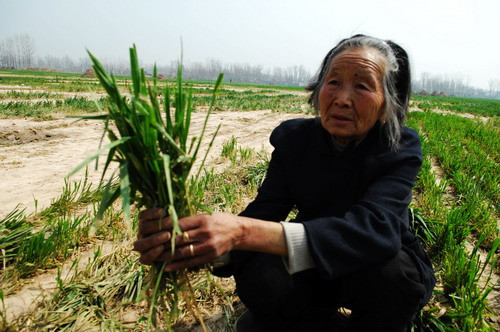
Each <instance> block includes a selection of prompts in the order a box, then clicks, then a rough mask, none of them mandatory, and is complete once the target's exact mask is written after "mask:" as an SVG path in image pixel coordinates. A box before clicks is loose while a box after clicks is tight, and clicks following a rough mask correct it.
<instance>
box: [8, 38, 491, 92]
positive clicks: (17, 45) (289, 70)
mask: <svg viewBox="0 0 500 332" xmlns="http://www.w3.org/2000/svg"><path fill="white" fill-rule="evenodd" d="M35 50H36V47H35V40H34V39H33V38H32V37H30V36H29V35H27V34H17V35H14V36H12V37H9V38H6V39H4V40H2V41H0V68H16V69H20V68H31V67H35V68H51V69H56V70H59V71H62V72H76V73H83V72H85V71H86V70H88V69H90V68H91V67H92V63H91V61H90V59H89V58H88V57H81V58H79V59H76V60H75V59H73V58H71V57H69V56H67V55H65V56H63V57H56V56H52V55H46V56H44V57H35ZM102 62H103V65H104V67H105V68H106V69H107V70H109V71H111V72H113V73H114V74H116V75H128V74H129V73H130V69H129V68H130V67H129V66H130V65H129V63H128V61H126V60H116V59H102ZM141 66H142V67H144V68H145V69H146V71H147V72H148V73H149V74H151V73H152V72H153V64H143V63H141ZM157 69H158V73H159V74H161V75H162V76H164V77H175V75H176V74H177V61H171V62H170V64H167V65H165V64H160V65H158V66H157ZM183 71H184V77H185V78H187V79H198V80H215V79H216V78H217V76H218V74H219V73H221V72H223V73H224V78H225V80H226V81H227V82H241V83H254V84H269V85H287V86H304V85H306V84H307V82H308V81H309V80H310V79H311V77H312V74H311V73H310V72H309V71H308V70H306V69H305V67H304V66H302V65H295V66H289V67H285V68H282V67H274V68H272V69H269V68H264V67H263V66H262V65H251V64H248V63H229V64H224V63H222V62H221V61H219V60H216V59H209V60H206V61H205V62H192V63H188V64H184V65H183ZM412 90H413V91H414V92H415V93H422V94H441V95H442V94H444V95H448V96H457V97H474V98H495V99H500V80H498V79H492V80H490V82H489V88H488V89H479V88H475V87H472V86H470V85H469V84H468V82H467V79H466V77H465V76H463V75H451V76H450V75H440V74H430V73H422V74H421V75H420V77H418V78H417V79H414V81H413V84H412Z"/></svg>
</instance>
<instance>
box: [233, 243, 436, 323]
mask: <svg viewBox="0 0 500 332" xmlns="http://www.w3.org/2000/svg"><path fill="white" fill-rule="evenodd" d="M234 278H235V280H236V290H237V292H238V296H239V297H240V299H241V301H242V302H243V303H244V304H245V305H246V306H247V308H248V309H249V310H250V312H251V313H253V314H254V316H255V317H256V319H258V320H259V321H260V322H262V323H263V325H264V326H266V327H267V329H268V330H269V331H318V332H319V331H336V329H335V328H334V327H333V325H332V324H330V321H331V320H332V319H333V317H334V316H335V315H336V313H337V309H338V308H340V307H344V308H347V309H350V310H351V315H350V318H349V328H348V330H349V331H384V332H390V331H397V332H401V331H405V330H406V328H407V327H408V325H409V324H410V322H411V321H412V320H413V318H414V317H415V314H416V312H417V311H418V310H419V309H420V306H421V305H422V300H423V298H424V295H425V293H426V289H425V286H424V285H423V284H422V282H421V276H420V272H419V270H418V269H417V267H416V264H415V262H414V261H413V259H412V258H411V257H410V256H409V255H408V254H407V253H406V252H405V251H403V250H401V251H399V253H398V254H397V255H396V256H395V257H393V258H392V259H390V260H388V261H386V262H384V263H382V264H379V265H375V266H372V267H370V268H367V269H364V270H360V271H357V272H355V273H352V274H349V275H346V276H344V277H341V278H338V279H334V280H324V279H321V278H320V277H319V274H318V271H317V270H316V269H310V270H306V271H302V272H298V273H296V274H293V275H290V274H288V272H287V271H286V269H285V267H284V265H283V262H282V258H281V257H279V256H276V255H269V254H260V253H259V254H255V255H253V256H252V257H251V258H249V259H248V260H246V261H245V263H244V264H241V265H239V266H238V267H237V269H236V270H235V273H234Z"/></svg>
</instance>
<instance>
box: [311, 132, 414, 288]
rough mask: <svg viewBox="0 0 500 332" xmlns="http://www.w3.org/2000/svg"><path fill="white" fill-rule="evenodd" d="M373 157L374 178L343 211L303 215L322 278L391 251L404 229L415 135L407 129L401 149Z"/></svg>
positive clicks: (399, 244) (385, 256)
mask: <svg viewBox="0 0 500 332" xmlns="http://www.w3.org/2000/svg"><path fill="white" fill-rule="evenodd" d="M376 159H377V163H378V165H377V166H376V167H374V168H376V169H377V170H379V172H378V174H377V176H376V177H375V180H374V181H372V182H371V183H369V184H368V186H367V189H366V191H365V192H364V194H363V195H361V197H360V198H359V199H358V200H357V201H356V202H355V203H354V204H353V205H352V206H351V207H350V208H349V209H348V210H347V211H346V213H345V214H344V215H343V216H339V217H321V218H317V219H313V220H308V221H304V226H305V229H306V234H307V237H308V243H309V246H310V250H311V254H312V256H313V259H314V260H315V262H316V266H317V267H318V268H319V270H320V274H321V276H322V277H323V278H325V279H333V278H336V277H339V276H342V275H345V274H348V273H350V272H353V271H355V270H358V269H361V268H363V267H366V266H369V265H372V264H377V263H380V262H382V261H384V260H385V259H388V258H390V257H393V256H394V255H395V254H396V253H397V252H398V251H399V250H400V249H401V247H402V237H403V236H404V235H405V234H408V205H409V204H410V201H411V191H412V188H413V186H414V181H415V178H416V176H417V173H418V171H419V169H420V166H421V163H422V155H421V149H420V141H419V138H418V135H417V134H416V133H415V132H414V131H412V130H409V129H406V130H405V131H404V134H403V137H402V143H401V148H400V150H399V151H397V152H387V153H384V154H381V155H380V156H378V157H377V158H376ZM371 166H373V165H371Z"/></svg>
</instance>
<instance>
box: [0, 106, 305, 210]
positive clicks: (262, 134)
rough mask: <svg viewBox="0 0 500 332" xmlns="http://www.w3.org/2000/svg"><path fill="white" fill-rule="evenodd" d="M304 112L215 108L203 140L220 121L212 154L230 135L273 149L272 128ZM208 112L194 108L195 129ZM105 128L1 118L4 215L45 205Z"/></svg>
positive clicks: (94, 175)
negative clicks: (286, 112)
mask: <svg viewBox="0 0 500 332" xmlns="http://www.w3.org/2000/svg"><path fill="white" fill-rule="evenodd" d="M304 116H307V115H303V114H302V115H300V114H285V113H275V112H272V111H269V110H262V111H249V112H215V113H213V114H212V116H211V119H210V121H209V123H208V128H207V136H206V139H205V144H207V143H208V141H209V140H210V137H211V135H212V134H213V133H214V132H215V130H216V128H217V126H218V125H219V123H220V124H221V128H220V131H219V134H218V136H217V138H216V139H215V141H214V146H213V148H212V150H211V157H212V158H213V157H214V156H215V155H217V154H218V153H220V150H221V148H222V145H223V143H224V142H226V141H228V140H229V139H231V137H232V136H234V137H236V138H237V139H238V143H239V144H241V145H242V146H244V147H250V148H254V149H256V150H257V151H259V150H260V149H261V148H262V147H263V148H264V149H265V150H266V151H271V150H272V147H271V145H270V144H269V142H268V139H269V135H270V133H271V131H272V130H273V129H274V128H275V127H276V126H277V125H278V124H279V123H281V122H282V121H284V120H287V119H291V118H297V117H304ZM204 118H205V113H202V112H199V113H194V114H193V119H192V121H193V129H192V131H191V132H192V133H198V132H199V131H200V130H201V127H202V125H203V120H204ZM102 128H103V127H102V123H101V122H97V121H80V122H76V123H75V122H74V120H72V119H64V118H62V117H61V118H60V119H57V120H53V121H43V122H38V121H33V120H25V119H0V178H1V179H2V181H0V218H1V217H2V216H5V215H6V214H7V213H8V212H10V211H12V209H14V208H15V207H16V206H17V205H18V204H19V206H20V208H26V212H27V213H31V212H33V211H34V210H35V206H36V205H37V208H38V210H40V209H42V208H43V207H47V206H48V205H49V204H50V201H51V199H54V198H56V197H58V196H59V195H60V194H61V190H62V188H63V186H64V177H65V176H66V174H68V172H69V171H70V170H72V169H73V168H74V167H75V166H76V165H78V164H79V163H80V162H81V161H83V160H84V159H85V158H86V157H88V156H90V155H91V154H92V153H93V152H95V151H97V147H98V143H99V139H100V137H101V134H102ZM201 155H202V154H201ZM103 161H104V160H102V161H101V162H103ZM100 173H101V170H100V169H98V170H97V171H95V170H94V167H92V168H91V169H89V180H90V182H92V183H94V184H97V183H98V181H99V178H100ZM82 176H83V170H82V171H80V172H79V173H77V174H76V175H74V176H73V177H72V180H75V181H78V180H79V179H81V178H82ZM35 200H36V202H37V204H35Z"/></svg>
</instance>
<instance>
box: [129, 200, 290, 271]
mask: <svg viewBox="0 0 500 332" xmlns="http://www.w3.org/2000/svg"><path fill="white" fill-rule="evenodd" d="M164 215H165V214H164V211H163V209H149V210H145V211H142V212H141V213H140V214H139V235H138V240H137V241H135V242H134V250H136V251H138V252H140V254H141V257H140V259H139V260H140V262H141V263H143V264H152V263H153V262H155V261H156V262H169V264H168V265H167V266H166V267H165V271H167V272H169V271H174V270H179V269H183V268H190V267H195V266H198V265H201V264H203V263H207V262H210V261H212V260H214V259H215V258H217V257H219V256H221V255H223V254H225V253H227V252H229V251H231V250H233V249H239V250H253V251H259V252H266V253H270V254H277V255H283V256H286V255H287V248H286V240H285V235H284V232H283V228H282V226H281V225H280V224H279V223H276V222H268V221H263V220H258V219H252V218H246V217H240V216H236V215H233V214H230V213H223V212H217V213H214V214H211V215H210V214H197V215H194V216H190V217H186V218H182V219H180V220H179V227H180V229H181V230H182V234H180V235H177V237H176V239H175V252H174V253H172V251H171V241H170V240H171V231H172V221H171V219H170V218H168V217H164Z"/></svg>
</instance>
